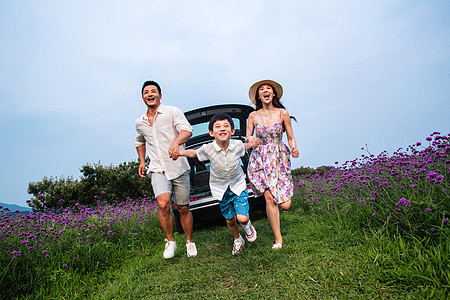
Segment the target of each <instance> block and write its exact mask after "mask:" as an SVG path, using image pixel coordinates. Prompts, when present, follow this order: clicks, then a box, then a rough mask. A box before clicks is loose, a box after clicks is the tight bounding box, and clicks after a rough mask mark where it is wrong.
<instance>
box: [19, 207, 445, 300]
mask: <svg viewBox="0 0 450 300" xmlns="http://www.w3.org/2000/svg"><path fill="white" fill-rule="evenodd" d="M281 222H282V223H281V224H282V232H283V234H284V247H283V249H281V250H280V251H273V250H271V245H272V243H273V241H272V239H273V237H272V232H271V229H270V226H269V223H268V220H267V219H265V218H260V219H258V220H254V222H253V224H254V226H255V228H256V229H257V231H258V239H257V240H256V241H255V242H254V243H251V244H250V243H247V244H246V246H245V248H244V250H243V252H242V253H239V254H238V255H235V256H232V255H231V247H232V236H231V234H230V232H229V231H228V229H227V228H226V226H212V227H204V228H196V229H197V230H196V231H195V239H196V243H197V247H198V256H197V257H195V258H188V257H187V256H186V252H185V251H186V250H185V246H184V236H183V235H177V236H176V240H177V244H178V250H177V252H176V255H175V257H174V258H173V259H170V260H164V259H163V258H162V252H163V247H164V244H163V242H162V239H163V234H162V232H158V234H159V235H160V236H161V243H159V244H153V243H150V244H149V246H148V247H147V246H145V244H144V243H145V241H142V242H143V244H141V246H139V247H138V248H135V249H130V250H129V251H128V254H127V257H126V258H124V260H123V261H122V262H120V263H118V264H117V265H114V266H112V267H111V268H109V269H108V270H105V271H104V272H103V273H101V274H95V276H80V275H78V274H77V273H76V272H65V270H63V271H61V272H60V273H58V272H56V273H55V274H54V275H55V276H54V281H52V280H50V281H49V282H48V283H47V284H50V285H52V286H51V288H48V287H47V288H45V287H43V288H42V290H36V291H35V292H34V293H33V294H30V295H29V296H28V297H27V296H25V297H24V299H27V298H28V299H35V298H40V299H69V298H70V299H152V298H158V299H159V298H161V299H198V298H202V299H230V298H233V299H255V298H258V299H259V298H265V299H296V298H300V299H324V298H328V299H333V298H336V299H342V298H394V299H397V298H402V299H404V298H415V299H417V298H419V299H420V298H445V297H446V296H448V287H449V278H448V274H447V278H441V277H440V276H442V274H441V275H439V274H434V278H421V277H420V276H423V275H421V274H425V273H424V270H423V269H422V268H421V266H422V267H424V266H423V264H422V262H423V261H424V258H423V257H422V259H418V258H420V257H421V256H427V257H428V258H430V257H435V258H437V257H439V256H440V257H441V259H443V256H444V255H446V256H447V260H446V263H447V264H448V257H449V256H448V254H449V251H448V246H447V249H446V250H445V251H444V249H437V250H433V248H430V247H428V248H427V245H425V244H423V243H419V244H417V243H412V242H410V241H406V240H404V239H397V240H391V239H382V238H380V237H379V235H377V234H375V233H374V234H372V233H368V232H366V233H362V232H359V231H354V230H353V228H352V227H351V226H348V224H345V222H341V223H340V224H337V223H336V222H326V221H324V220H323V219H318V218H317V217H316V216H315V215H313V214H311V213H309V212H298V211H295V210H292V211H290V212H288V213H285V214H282V216H281ZM428 246H429V245H428ZM430 251H431V252H432V251H435V252H436V253H431V252H430ZM443 260H445V259H443ZM442 263H445V262H444V261H442V260H441V261H440V262H439V261H438V262H436V264H435V265H434V266H433V265H432V266H428V268H430V270H434V271H435V272H436V270H437V268H438V267H440V266H442V265H441V264H442ZM447 268H448V266H447ZM428 276H432V274H430V275H428ZM436 280H437V281H439V282H438V283H439V284H437V283H435V284H433V283H432V281H436ZM440 280H444V281H445V282H441V281H440Z"/></svg>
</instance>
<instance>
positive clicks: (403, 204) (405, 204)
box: [395, 198, 411, 207]
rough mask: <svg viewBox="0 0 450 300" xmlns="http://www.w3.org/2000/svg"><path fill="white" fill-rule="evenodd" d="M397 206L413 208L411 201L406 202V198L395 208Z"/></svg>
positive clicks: (399, 201)
mask: <svg viewBox="0 0 450 300" xmlns="http://www.w3.org/2000/svg"><path fill="white" fill-rule="evenodd" d="M397 206H408V207H410V206H411V201H410V200H406V199H405V198H401V199H400V200H398V202H397V204H396V205H395V207H397Z"/></svg>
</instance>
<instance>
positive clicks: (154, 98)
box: [142, 85, 162, 107]
mask: <svg viewBox="0 0 450 300" xmlns="http://www.w3.org/2000/svg"><path fill="white" fill-rule="evenodd" d="M161 97H162V95H161V94H160V93H159V91H158V88H157V87H156V86H154V85H147V86H146V87H145V88H144V90H143V91H142V100H144V103H145V105H147V106H148V107H158V106H159V105H160V104H161Z"/></svg>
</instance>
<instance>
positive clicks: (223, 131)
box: [180, 114, 256, 255]
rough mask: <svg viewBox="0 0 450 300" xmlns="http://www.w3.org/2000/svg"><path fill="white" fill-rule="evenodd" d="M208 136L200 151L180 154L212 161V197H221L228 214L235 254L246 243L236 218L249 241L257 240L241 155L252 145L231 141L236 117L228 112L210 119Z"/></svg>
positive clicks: (226, 214) (222, 207) (185, 151)
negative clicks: (210, 140)
mask: <svg viewBox="0 0 450 300" xmlns="http://www.w3.org/2000/svg"><path fill="white" fill-rule="evenodd" d="M208 129H209V135H210V136H212V137H214V141H213V142H211V143H208V144H205V145H203V146H201V147H200V148H199V149H197V150H193V149H188V150H180V155H181V156H187V157H190V158H195V157H197V158H198V160H199V161H205V160H209V161H210V163H211V173H210V178H209V185H210V187H211V193H212V196H213V197H214V198H216V199H218V200H219V207H220V210H221V212H222V215H223V216H224V217H225V220H226V222H227V226H228V228H229V229H230V231H231V233H232V234H233V237H234V244H233V250H232V252H231V254H232V255H235V254H236V253H238V252H239V251H240V250H241V249H242V247H243V246H244V244H245V242H244V239H243V238H242V236H241V235H240V234H239V230H238V226H237V222H236V219H237V221H239V223H240V224H241V226H242V228H243V229H244V232H245V236H246V238H247V240H248V241H249V242H253V241H255V240H256V230H255V228H254V227H253V225H252V224H251V222H250V218H249V214H248V210H249V207H248V206H249V205H248V192H247V184H246V182H245V174H244V172H243V170H242V167H241V164H240V157H241V156H244V155H245V151H246V150H248V149H249V148H250V147H254V146H256V141H253V144H249V143H243V142H242V141H240V140H234V139H233V140H232V139H231V136H232V135H233V134H234V123H233V119H231V117H230V116H229V115H228V114H216V115H214V116H213V117H212V118H211V120H210V121H209V128H208Z"/></svg>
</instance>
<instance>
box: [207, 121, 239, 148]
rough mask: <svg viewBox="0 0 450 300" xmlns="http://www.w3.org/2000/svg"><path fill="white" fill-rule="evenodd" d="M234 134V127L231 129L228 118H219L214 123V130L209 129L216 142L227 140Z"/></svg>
mask: <svg viewBox="0 0 450 300" xmlns="http://www.w3.org/2000/svg"><path fill="white" fill-rule="evenodd" d="M233 134H234V129H231V124H230V122H229V121H228V120H217V121H216V122H214V124H213V130H212V131H211V130H210V131H209V135H210V136H212V137H213V138H214V139H215V140H216V142H222V143H224V142H226V141H227V140H229V139H230V138H231V136H232V135H233Z"/></svg>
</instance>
